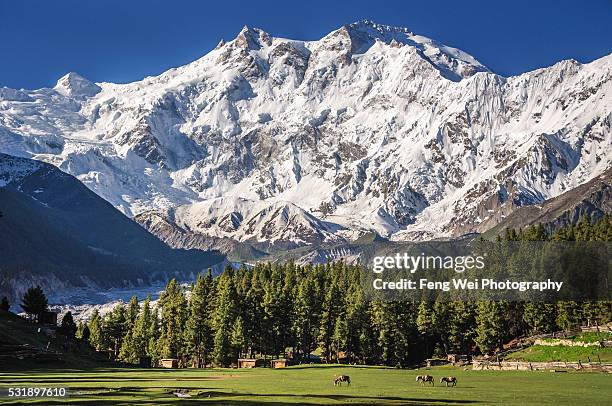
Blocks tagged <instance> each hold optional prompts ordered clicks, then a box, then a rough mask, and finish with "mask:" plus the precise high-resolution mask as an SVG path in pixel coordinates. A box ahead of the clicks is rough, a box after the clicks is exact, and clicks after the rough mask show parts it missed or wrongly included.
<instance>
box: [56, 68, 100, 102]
mask: <svg viewBox="0 0 612 406" xmlns="http://www.w3.org/2000/svg"><path fill="white" fill-rule="evenodd" d="M53 89H54V90H55V91H56V92H58V93H60V94H63V95H64V96H68V97H92V96H95V95H96V94H97V93H99V92H100V90H102V89H101V88H100V86H98V85H96V84H95V83H93V82H92V81H90V80H88V79H85V78H84V77H83V76H81V75H79V74H78V73H76V72H70V73H68V74H66V75H64V76H62V77H61V78H60V79H59V80H58V81H57V84H56V85H55V87H54V88H53Z"/></svg>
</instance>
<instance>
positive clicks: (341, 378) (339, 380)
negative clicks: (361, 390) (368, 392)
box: [334, 375, 351, 386]
mask: <svg viewBox="0 0 612 406" xmlns="http://www.w3.org/2000/svg"><path fill="white" fill-rule="evenodd" d="M342 382H346V383H347V384H348V386H351V377H350V376H348V375H340V376H334V386H338V385H340V386H342Z"/></svg>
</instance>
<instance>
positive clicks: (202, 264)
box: [0, 154, 223, 297]
mask: <svg viewBox="0 0 612 406" xmlns="http://www.w3.org/2000/svg"><path fill="white" fill-rule="evenodd" d="M0 179H1V181H0V182H1V183H0V212H2V213H3V216H2V217H1V218H0V255H1V257H2V263H1V264H0V271H1V272H0V295H1V294H7V293H8V294H9V296H11V297H12V296H16V295H15V294H16V292H17V291H21V290H22V289H24V288H27V287H29V286H30V285H31V284H32V283H40V284H41V285H43V286H45V287H48V288H50V289H56V288H65V287H68V286H82V285H88V284H95V285H98V286H122V285H126V284H139V283H140V284H142V283H148V282H150V281H151V280H153V279H161V278H164V277H167V276H169V275H175V274H177V275H183V276H185V277H186V276H190V275H191V274H193V273H195V272H198V271H200V270H203V269H206V268H207V267H208V266H212V265H214V264H217V263H219V262H221V261H222V260H223V258H222V257H221V256H220V255H218V254H217V253H214V252H211V253H204V252H201V251H185V250H172V249H170V248H169V247H168V246H166V245H165V244H164V243H162V242H161V241H159V240H158V239H157V238H156V237H154V236H153V235H151V234H149V233H148V232H147V231H145V230H143V229H142V227H140V226H139V225H138V224H137V223H135V222H134V221H132V220H130V219H129V218H127V217H125V216H124V215H123V214H121V213H120V212H118V211H117V210H116V209H115V208H114V207H113V206H112V205H111V204H109V203H108V202H106V201H104V200H103V199H101V198H100V197H99V196H97V195H96V194H95V193H93V192H92V191H90V190H89V189H88V188H86V187H85V186H84V185H83V184H82V183H81V182H79V181H78V180H77V179H75V178H74V177H72V176H70V175H68V174H65V173H63V172H61V171H60V170H58V169H57V168H55V167H54V166H52V165H49V164H45V163H41V162H36V161H32V160H27V159H23V158H16V157H12V156H9V155H5V154H0ZM25 282H27V284H26V283H25Z"/></svg>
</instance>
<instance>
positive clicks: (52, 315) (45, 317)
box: [38, 310, 57, 326]
mask: <svg viewBox="0 0 612 406" xmlns="http://www.w3.org/2000/svg"><path fill="white" fill-rule="evenodd" d="M38 323H39V324H51V325H53V326H57V313H56V312H51V311H48V310H45V311H43V312H41V313H40V314H39V315H38Z"/></svg>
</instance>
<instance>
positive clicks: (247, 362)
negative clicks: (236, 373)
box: [238, 358, 264, 368]
mask: <svg viewBox="0 0 612 406" xmlns="http://www.w3.org/2000/svg"><path fill="white" fill-rule="evenodd" d="M262 366H264V360H263V359H256V358H239V359H238V368H257V367H262Z"/></svg>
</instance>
